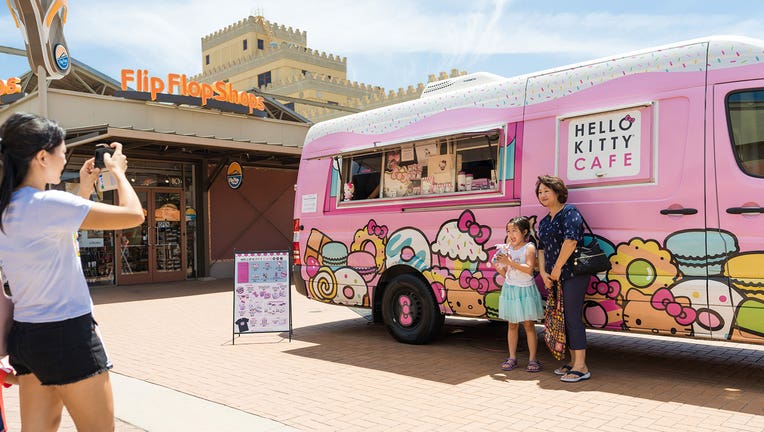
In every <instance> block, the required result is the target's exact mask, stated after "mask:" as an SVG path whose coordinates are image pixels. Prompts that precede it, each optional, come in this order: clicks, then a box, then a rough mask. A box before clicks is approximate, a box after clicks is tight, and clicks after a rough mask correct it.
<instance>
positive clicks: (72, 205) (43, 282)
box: [0, 187, 93, 323]
mask: <svg viewBox="0 0 764 432" xmlns="http://www.w3.org/2000/svg"><path fill="white" fill-rule="evenodd" d="M92 204H93V203H92V201H89V200H86V199H84V198H81V197H79V196H77V195H73V194H71V193H68V192H63V191H57V190H50V191H40V190H37V189H34V188H31V187H23V188H21V189H19V190H17V191H15V192H14V193H13V195H12V197H11V202H10V204H9V205H8V207H7V208H6V209H5V212H4V213H3V215H2V217H3V229H4V231H5V232H2V231H0V265H2V267H3V274H4V276H5V279H6V281H7V282H8V283H9V285H10V289H11V293H12V294H13V296H12V298H13V304H14V311H13V319H14V320H16V321H20V322H30V323H41V322H52V321H62V320H66V319H70V318H75V317H78V316H81V315H85V314H87V313H90V312H92V310H93V301H92V300H91V298H90V291H89V290H88V285H87V282H86V281H85V276H84V274H83V272H82V262H81V261H80V250H79V245H78V243H77V230H78V229H79V227H80V225H82V221H83V220H84V219H85V216H87V214H88V212H89V211H90V208H91V206H92Z"/></svg>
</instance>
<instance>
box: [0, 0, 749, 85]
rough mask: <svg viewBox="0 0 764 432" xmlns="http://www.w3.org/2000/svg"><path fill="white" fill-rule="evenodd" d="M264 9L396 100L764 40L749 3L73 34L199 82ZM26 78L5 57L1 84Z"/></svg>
mask: <svg viewBox="0 0 764 432" xmlns="http://www.w3.org/2000/svg"><path fill="white" fill-rule="evenodd" d="M3 3H4V2H3ZM257 11H261V12H262V13H263V15H264V16H265V17H266V19H268V20H269V21H271V22H276V23H279V24H284V25H286V26H287V27H292V28H297V29H300V30H302V31H306V32H307V37H308V46H309V47H310V48H313V49H316V50H319V51H325V52H327V53H332V54H335V55H340V56H343V57H347V64H348V79H350V80H351V81H358V82H362V83H366V84H371V85H379V86H382V87H384V88H385V89H387V90H388V91H389V90H397V89H398V88H399V87H407V86H409V85H415V84H417V83H419V82H427V78H428V75H430V74H437V73H439V72H441V71H450V70H451V69H459V70H463V71H467V72H478V71H485V72H491V73H494V74H498V75H503V76H506V77H510V76H515V75H521V74H524V73H529V72H533V71H537V70H542V69H547V68H552V67H558V66H564V65H566V64H571V63H576V62H580V61H585V60H590V59H594V58H599V57H603V56H606V55H611V54H617V53H621V52H627V51H632V50H636V49H641V48H648V47H651V46H657V45H663V44H667V43H672V42H677V41H682V40H687V39H693V38H697V37H703V36H709V35H715V34H737V35H742V36H749V37H755V38H759V39H764V8H763V7H761V4H760V3H758V2H757V1H750V0H725V1H715V0H708V1H706V0H661V1H654V0H642V1H634V0H631V1H615V0H610V1H607V0H586V1H584V0H581V1H577V0H567V1H566V0H503V1H502V0H494V1H489V0H470V1H464V0H440V1H431V0H422V1H418V0H355V1H353V0H321V1H315V0H278V1H264V0H261V1H259V2H256V1H236V0H216V1H211V0H132V1H130V2H124V1H115V0H69V16H68V22H67V25H66V28H65V35H66V38H67V42H68V45H69V51H70V53H71V55H72V56H73V57H74V58H76V59H77V60H80V61H82V62H84V63H86V64H87V65H89V66H91V67H93V68H95V69H97V70H99V71H101V72H103V73H105V74H107V75H109V76H111V77H113V78H115V79H118V77H119V70H120V69H123V68H127V69H136V68H142V69H148V70H149V71H150V72H151V73H152V74H155V75H164V74H167V73H168V72H176V73H186V74H189V75H193V74H196V73H199V72H200V71H201V38H202V37H203V36H204V35H207V34H209V33H212V32H214V31H216V30H218V29H221V28H223V27H225V26H227V25H230V24H233V23H235V22H236V21H239V20H241V19H243V18H245V17H247V16H249V15H250V14H256V12H257ZM0 29H1V30H0V45H4V46H11V47H16V48H23V40H22V37H21V33H20V32H19V31H18V30H17V29H16V27H15V26H14V25H13V23H12V20H11V18H10V14H9V12H8V9H7V8H6V7H5V5H4V4H0ZM26 70H28V65H27V63H26V59H24V58H21V57H15V56H10V55H5V54H0V79H2V78H7V77H11V76H17V75H20V74H21V73H23V72H25V71H26Z"/></svg>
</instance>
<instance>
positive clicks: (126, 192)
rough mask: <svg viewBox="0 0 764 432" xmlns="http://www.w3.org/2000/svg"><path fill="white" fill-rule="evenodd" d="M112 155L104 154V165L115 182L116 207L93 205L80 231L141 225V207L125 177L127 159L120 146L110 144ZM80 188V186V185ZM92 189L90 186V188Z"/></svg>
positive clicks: (118, 144) (142, 218)
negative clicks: (117, 200) (117, 201)
mask: <svg viewBox="0 0 764 432" xmlns="http://www.w3.org/2000/svg"><path fill="white" fill-rule="evenodd" d="M111 147H112V148H113V149H114V154H112V155H109V154H108V153H106V154H104V164H105V165H106V168H107V169H108V170H109V171H111V173H112V174H113V175H114V177H115V178H116V180H117V196H118V199H119V203H118V204H117V205H111V204H103V203H93V205H92V207H91V208H90V211H89V212H88V214H87V216H85V220H83V221H82V224H81V225H80V228H81V229H95V230H112V229H125V228H132V227H135V226H138V225H140V224H142V223H143V220H144V216H143V206H141V201H140V199H139V198H138V195H137V194H136V193H135V190H134V189H133V186H132V185H131V184H130V182H129V181H128V180H127V177H126V176H125V169H127V158H126V157H125V155H124V154H122V144H120V143H116V142H115V143H111ZM80 187H82V185H80ZM91 187H92V186H91Z"/></svg>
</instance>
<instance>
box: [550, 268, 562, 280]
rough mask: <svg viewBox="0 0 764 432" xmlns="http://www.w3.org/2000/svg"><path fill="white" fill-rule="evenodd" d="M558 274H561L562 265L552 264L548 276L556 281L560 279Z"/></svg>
mask: <svg viewBox="0 0 764 432" xmlns="http://www.w3.org/2000/svg"><path fill="white" fill-rule="evenodd" d="M560 275H562V266H560V267H558V266H554V268H553V269H552V274H550V275H549V277H551V278H552V280H556V281H558V280H560Z"/></svg>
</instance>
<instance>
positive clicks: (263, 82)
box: [257, 71, 271, 87]
mask: <svg viewBox="0 0 764 432" xmlns="http://www.w3.org/2000/svg"><path fill="white" fill-rule="evenodd" d="M270 83H271V71H268V72H264V73H261V74H259V75H257V86H258V87H263V86H267V85H268V84H270Z"/></svg>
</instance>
